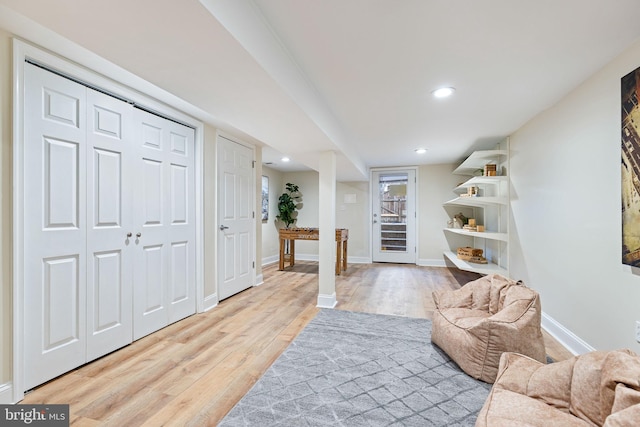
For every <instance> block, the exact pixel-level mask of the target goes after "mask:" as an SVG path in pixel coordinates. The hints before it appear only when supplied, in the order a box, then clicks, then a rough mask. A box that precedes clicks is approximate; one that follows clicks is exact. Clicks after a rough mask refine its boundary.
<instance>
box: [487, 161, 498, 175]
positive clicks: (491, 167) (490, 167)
mask: <svg viewBox="0 0 640 427" xmlns="http://www.w3.org/2000/svg"><path fill="white" fill-rule="evenodd" d="M497 174H498V172H497V166H496V164H495V163H487V164H486V165H484V176H496V175H497Z"/></svg>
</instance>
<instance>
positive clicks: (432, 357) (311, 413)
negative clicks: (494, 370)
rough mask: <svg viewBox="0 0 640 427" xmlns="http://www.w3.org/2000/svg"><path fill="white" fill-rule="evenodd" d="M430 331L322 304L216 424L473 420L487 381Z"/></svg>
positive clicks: (422, 323) (419, 323) (415, 323)
mask: <svg viewBox="0 0 640 427" xmlns="http://www.w3.org/2000/svg"><path fill="white" fill-rule="evenodd" d="M430 337H431V322H430V321H429V320H425V319H412V318H406V317H397V316H385V315H379V314H365V313H354V312H348V311H341V310H322V311H320V312H319V313H318V315H317V316H316V317H315V318H314V319H313V320H312V321H311V322H310V323H309V324H308V325H307V327H306V328H305V329H304V330H303V331H302V332H301V333H300V334H299V335H298V337H297V338H296V339H295V340H294V341H293V342H292V343H291V344H290V345H289V347H288V348H287V349H286V350H285V351H284V353H283V354H282V355H281V356H280V357H279V358H278V359H277V360H276V361H275V362H274V364H273V365H272V366H271V367H270V368H269V369H268V370H267V372H265V374H264V375H263V376H262V378H260V379H259V380H258V382H257V383H256V384H255V385H254V387H253V388H252V389H251V390H250V391H249V392H248V393H247V394H246V395H245V396H244V397H243V398H242V399H241V400H240V402H238V403H237V404H236V406H235V407H234V408H233V409H232V410H231V411H230V412H229V414H227V416H226V417H225V418H224V419H223V420H222V422H221V423H220V426H225V427H238V426H260V427H262V426H295V427H298V426H329V425H331V426H420V427H425V426H437V427H443V426H473V425H474V424H475V421H476V417H477V414H478V412H479V411H480V408H481V407H482V405H483V404H484V401H485V399H486V398H487V395H488V394H489V390H490V389H491V386H490V385H489V384H486V383H483V382H481V381H477V380H474V379H473V378H471V377H469V376H467V375H466V374H465V373H464V372H462V371H461V370H460V368H458V366H457V365H456V364H455V363H454V362H453V361H452V360H451V359H450V358H449V357H448V356H447V355H446V354H445V353H444V352H442V350H440V349H439V348H438V347H436V346H435V345H432V344H431V338H430Z"/></svg>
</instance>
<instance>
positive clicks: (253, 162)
mask: <svg viewBox="0 0 640 427" xmlns="http://www.w3.org/2000/svg"><path fill="white" fill-rule="evenodd" d="M255 168H256V161H255V160H251V169H255Z"/></svg>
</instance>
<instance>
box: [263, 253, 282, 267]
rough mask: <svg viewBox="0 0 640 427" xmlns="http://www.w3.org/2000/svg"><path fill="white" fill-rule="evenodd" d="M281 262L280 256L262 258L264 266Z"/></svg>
mask: <svg viewBox="0 0 640 427" xmlns="http://www.w3.org/2000/svg"><path fill="white" fill-rule="evenodd" d="M279 260H280V255H273V256H268V257H266V258H262V266H263V267H264V266H265V265H269V264H273V263H276V262H278V261H279Z"/></svg>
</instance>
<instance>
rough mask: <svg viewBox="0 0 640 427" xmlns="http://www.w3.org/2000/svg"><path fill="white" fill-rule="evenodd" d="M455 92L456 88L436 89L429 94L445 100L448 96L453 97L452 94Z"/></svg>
mask: <svg viewBox="0 0 640 427" xmlns="http://www.w3.org/2000/svg"><path fill="white" fill-rule="evenodd" d="M455 91H456V88H454V87H441V88H440V89H436V90H434V91H433V92H431V93H432V94H433V96H435V97H436V98H446V97H448V96H451V95H453V92H455Z"/></svg>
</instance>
